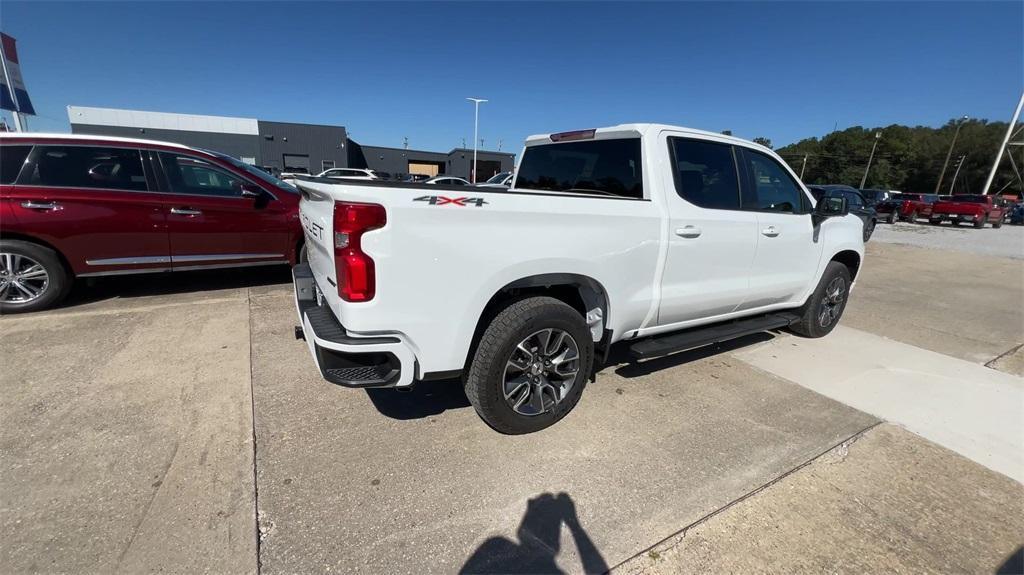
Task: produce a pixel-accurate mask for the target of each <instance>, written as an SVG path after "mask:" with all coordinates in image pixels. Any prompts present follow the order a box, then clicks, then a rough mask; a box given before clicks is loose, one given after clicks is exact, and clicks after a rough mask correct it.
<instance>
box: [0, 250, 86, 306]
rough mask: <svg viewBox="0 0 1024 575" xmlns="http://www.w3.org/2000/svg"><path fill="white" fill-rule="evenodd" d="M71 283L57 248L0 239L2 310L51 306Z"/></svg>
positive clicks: (0, 300) (0, 298)
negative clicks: (52, 248) (54, 249)
mask: <svg viewBox="0 0 1024 575" xmlns="http://www.w3.org/2000/svg"><path fill="white" fill-rule="evenodd" d="M70 287H71V278H70V277H69V275H68V273H67V270H65V269H64V265H63V264H62V263H61V261H60V258H59V257H58V256H57V253H56V252H54V251H53V250H51V249H50V248H46V247H43V246H41V245H39V244H34V243H31V242H24V241H20V240H0V312H3V313H21V312H29V311H37V310H41V309H45V308H48V307H51V306H53V305H55V304H57V303H58V302H59V301H60V300H62V299H64V296H65V295H67V292H68V290H69V288H70Z"/></svg>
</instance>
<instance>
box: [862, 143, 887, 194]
mask: <svg viewBox="0 0 1024 575" xmlns="http://www.w3.org/2000/svg"><path fill="white" fill-rule="evenodd" d="M881 137H882V132H875V143H874V144H871V155H870V156H868V165H867V167H866V168H864V177H863V178H861V179H860V189H862V190H863V189H864V184H865V183H867V181H868V171H869V170H870V169H871V160H873V159H875V148H876V147H878V140H879V139H880V138H881Z"/></svg>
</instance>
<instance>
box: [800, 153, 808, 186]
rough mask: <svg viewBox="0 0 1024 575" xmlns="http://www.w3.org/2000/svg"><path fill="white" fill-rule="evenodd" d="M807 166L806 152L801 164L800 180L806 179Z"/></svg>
mask: <svg viewBox="0 0 1024 575" xmlns="http://www.w3.org/2000/svg"><path fill="white" fill-rule="evenodd" d="M806 167H807V154H804V163H802V164H800V181H803V179H804V168H806Z"/></svg>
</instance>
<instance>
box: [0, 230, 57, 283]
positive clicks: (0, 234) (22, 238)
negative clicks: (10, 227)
mask: <svg viewBox="0 0 1024 575" xmlns="http://www.w3.org/2000/svg"><path fill="white" fill-rule="evenodd" d="M0 240H14V241H19V242H28V243H32V244H37V245H40V246H43V247H44V248H47V249H50V250H53V253H55V254H57V259H58V260H60V263H61V265H62V266H64V271H65V272H67V274H68V277H69V278H74V277H75V269H74V268H73V267H71V262H69V261H68V258H67V257H65V256H64V253H63V252H61V251H60V250H59V249H57V247H56V246H54V245H53V244H52V243H50V242H48V241H46V240H42V239H40V238H37V237H35V236H31V235H28V234H22V233H18V232H8V231H0Z"/></svg>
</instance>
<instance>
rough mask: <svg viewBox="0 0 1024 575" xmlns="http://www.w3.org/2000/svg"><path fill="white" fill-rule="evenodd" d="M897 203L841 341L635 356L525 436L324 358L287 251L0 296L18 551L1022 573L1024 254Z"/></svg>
mask: <svg viewBox="0 0 1024 575" xmlns="http://www.w3.org/2000/svg"><path fill="white" fill-rule="evenodd" d="M901 227H904V226H898V227H897V228H893V229H886V230H884V231H882V230H883V228H882V227H881V226H880V228H879V229H880V232H881V233H880V234H879V237H878V238H876V241H873V242H872V243H871V244H870V245H869V250H868V259H867V261H866V264H865V266H864V269H863V272H862V275H861V277H860V279H859V281H858V284H857V288H856V290H855V291H854V294H853V298H852V300H851V304H850V306H849V308H848V310H847V314H846V317H845V318H844V320H843V329H842V330H839V331H837V332H836V333H834V334H833V335H832V336H830V337H829V338H826V339H824V340H817V341H814V342H811V341H808V340H802V339H799V338H795V337H793V336H791V335H788V334H786V333H777V334H764V335H760V336H752V337H748V338H745V339H743V340H739V341H737V342H733V343H730V344H728V345H723V346H718V347H716V348H713V349H704V350H697V351H692V352H685V353H681V354H676V355H674V356H669V357H666V358H661V359H656V360H651V361H647V362H643V363H640V364H629V363H626V362H619V361H615V362H613V364H612V365H610V366H608V367H606V368H605V369H604V370H603V371H601V373H600V374H599V375H598V377H597V381H596V382H595V383H593V384H591V385H590V386H588V388H587V390H586V393H585V394H584V396H583V399H582V400H581V403H580V405H579V407H577V409H576V410H575V411H574V412H573V413H572V414H571V415H570V416H569V417H567V418H566V419H565V420H564V421H562V422H560V423H559V424H558V425H555V426H554V427H552V428H549V429H547V430H544V431H543V432H540V433H537V434H532V435H528V436H518V437H508V436H502V435H499V434H496V433H494V432H493V431H491V430H490V429H489V428H488V427H487V426H486V425H484V424H483V423H482V422H481V421H480V420H479V418H478V417H477V416H476V414H475V413H474V411H473V409H472V408H471V407H470V406H469V403H468V401H467V400H466V397H465V395H464V394H463V393H462V391H461V389H460V388H459V386H458V384H457V382H434V383H430V384H422V385H420V386H418V387H417V388H416V389H415V390H414V391H412V392H409V393H395V392H390V391H387V390H370V391H356V390H347V389H342V388H339V387H335V386H332V385H330V384H328V383H325V382H323V381H322V380H321V379H320V378H319V376H318V374H317V372H316V370H315V367H314V366H313V364H312V362H311V361H310V358H309V357H308V350H307V348H306V346H305V344H303V343H302V342H297V341H295V339H294V337H293V333H292V326H293V325H294V323H295V318H294V313H295V312H294V307H293V303H292V300H291V292H290V284H289V283H288V280H289V276H288V273H287V270H283V269H282V270H263V271H250V272H239V273H231V274H213V273H211V274H198V275H190V276H184V275H183V276H180V277H178V276H174V277H155V276H154V277H139V278H120V279H116V280H110V281H105V282H99V283H97V284H96V285H94V286H91V287H89V286H81V287H80V288H79V289H77V290H76V292H75V294H74V295H73V296H72V298H71V299H70V301H69V302H68V305H67V306H65V307H63V308H62V309H58V310H54V311H50V312H45V313H39V314H34V315H30V316H11V317H4V318H0V330H2V333H3V335H4V341H5V345H4V347H3V352H2V353H3V357H2V358H0V361H2V365H3V366H4V368H3V371H2V374H0V378H2V385H3V390H4V393H3V396H2V399H0V418H2V421H3V422H4V425H3V427H2V438H0V457H2V460H3V466H2V467H0V509H2V513H3V523H2V526H0V538H2V541H4V543H3V545H2V549H0V570H2V571H4V572H12V573H28V572H69V571H76V572H78V571H89V572H113V571H122V572H143V571H166V572H197V571H202V572H216V573H229V572H238V573H252V572H257V571H260V572H266V573H291V572H325V571H331V572H356V571H360V572H374V573H375V572H387V573H424V572H438V573H446V572H453V571H463V572H503V573H521V572H553V571H565V572H582V571H586V572H602V571H607V570H613V571H617V572H623V573H637V572H646V573H676V572H706V571H729V572H748V571H758V572H760V571H769V572H770V571H775V572H779V571H801V570H815V571H825V570H827V571H830V572H864V571H966V572H995V571H997V570H999V569H1004V570H1005V572H1014V569H1017V565H1019V564H1018V563H1015V561H1020V549H1021V546H1022V544H1024V487H1022V484H1021V483H1020V479H1021V477H1024V471H1022V470H1024V462H1021V461H1020V459H1019V458H1015V453H1014V450H1019V445H1020V441H1021V438H1022V437H1024V419H1022V418H1021V417H1020V416H1021V415H1024V380H1022V378H1021V375H1022V372H1024V370H1022V361H1021V352H1020V345H1021V343H1024V315H1022V313H1024V312H1022V309H1021V308H1022V306H1021V305H1020V304H1021V301H1024V273H1022V272H1024V267H1022V266H1024V263H1022V262H1021V260H1020V259H1014V257H1007V256H1006V254H1003V255H991V254H988V255H986V254H981V253H977V252H978V250H977V249H955V250H954V249H949V246H945V245H938V244H937V245H936V246H931V247H921V246H916V245H912V244H913V241H909V240H906V241H904V239H905V238H912V239H913V240H914V241H920V238H917V237H916V236H911V235H910V234H916V233H917V232H916V231H915V230H913V229H912V230H911V231H907V232H900V231H899V229H898V228H901ZM906 227H910V226H906ZM971 231H972V232H973V231H974V230H971ZM989 231H990V230H983V231H982V232H983V233H988V232H989ZM1007 231H1009V230H1008V229H1007V228H1004V229H1003V230H992V232H993V233H994V234H1000V233H1001V232H1007ZM901 233H902V234H905V235H902V236H901V235H900V234H901ZM938 233H944V232H938ZM971 237H977V236H971ZM1012 237H1013V238H1016V237H1017V236H1012ZM1007 238H1008V239H1009V238H1011V236H1007ZM965 241H968V240H965ZM961 243H963V242H961ZM953 247H955V246H953ZM939 248H942V249H939ZM1011 255H1012V254H1011ZM823 345H828V346H831V347H821V346H823ZM858 359H860V360H862V362H863V364H862V363H861V361H858ZM833 362H835V363H833ZM833 366H834V369H833ZM936 366H937V367H936ZM933 367H935V368H936V369H942V370H945V371H943V373H942V374H939V375H943V376H945V377H946V379H941V378H938V377H937V376H934V374H933V375H929V374H930V373H931V372H930V371H929V370H930V369H932V368H933ZM951 373H954V374H959V375H956V377H953V376H951V375H949V374H951ZM922 374H923V375H922ZM940 379H941V380H940ZM879 381H881V382H884V385H874V386H872V384H874V383H876V382H879ZM865 390H867V391H865ZM862 392H863V393H862ZM908 394H910V395H908ZM914 394H916V395H914ZM943 397H945V398H947V399H949V398H950V397H955V398H958V399H957V401H958V402H960V403H959V404H958V403H956V402H952V405H951V401H952V400H950V401H942V398H943ZM918 399H919V400H918ZM964 406H966V407H964ZM957 410H959V412H960V413H957ZM922 414H923V416H922ZM1014 415H1016V417H1014ZM985 420H991V421H985ZM950 430H952V432H950ZM953 432H955V433H953ZM1017 455H1019V453H1018V454H1017Z"/></svg>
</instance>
